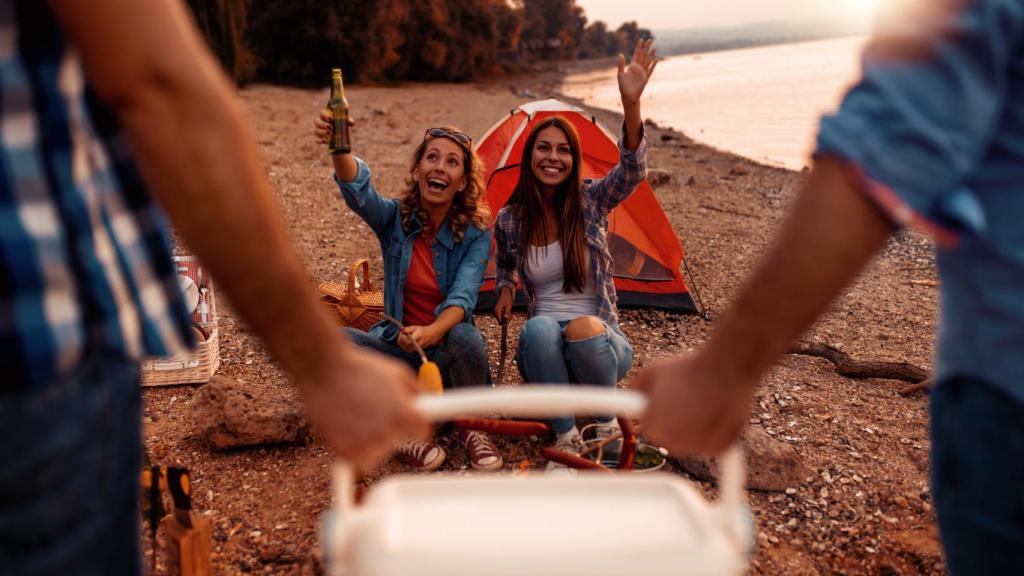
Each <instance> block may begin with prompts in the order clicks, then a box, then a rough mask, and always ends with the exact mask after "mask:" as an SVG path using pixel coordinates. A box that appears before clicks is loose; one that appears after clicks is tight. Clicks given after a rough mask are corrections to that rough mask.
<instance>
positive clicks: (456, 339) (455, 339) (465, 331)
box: [445, 322, 486, 355]
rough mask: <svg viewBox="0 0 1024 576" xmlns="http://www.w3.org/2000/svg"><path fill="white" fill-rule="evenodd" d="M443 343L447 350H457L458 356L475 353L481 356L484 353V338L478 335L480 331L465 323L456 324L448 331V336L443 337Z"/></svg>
mask: <svg viewBox="0 0 1024 576" xmlns="http://www.w3.org/2000/svg"><path fill="white" fill-rule="evenodd" d="M445 343H446V344H447V345H448V348H449V349H451V350H458V351H459V353H460V354H462V353H474V352H476V353H480V354H481V355H483V354H485V353H486V350H485V349H484V337H483V335H482V334H480V330H479V329H478V328H477V327H476V326H473V325H472V324H469V323H466V322H462V323H460V324H456V325H455V327H454V328H452V329H451V330H449V331H448V336H446V337H445Z"/></svg>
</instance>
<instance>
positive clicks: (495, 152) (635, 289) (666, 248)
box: [476, 100, 699, 312]
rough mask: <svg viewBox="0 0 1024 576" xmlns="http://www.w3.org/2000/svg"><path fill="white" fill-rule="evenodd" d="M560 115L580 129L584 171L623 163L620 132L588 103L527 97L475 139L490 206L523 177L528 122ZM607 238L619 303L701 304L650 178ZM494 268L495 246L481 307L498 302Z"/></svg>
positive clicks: (612, 219) (621, 209)
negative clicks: (590, 109) (593, 113)
mask: <svg viewBox="0 0 1024 576" xmlns="http://www.w3.org/2000/svg"><path fill="white" fill-rule="evenodd" d="M554 115H559V116H563V117H565V118H566V119H568V120H569V121H570V122H572V123H573V125H574V126H575V127H576V130H577V131H578V132H579V135H580V145H581V148H582V166H581V167H580V168H581V172H582V175H583V177H584V178H601V177H602V176H604V175H605V174H607V173H608V171H609V170H611V169H612V168H614V167H615V165H616V164H618V162H619V148H618V144H617V142H618V138H617V137H616V136H615V135H613V134H612V133H611V132H609V131H608V129H607V128H605V127H604V126H603V125H602V124H600V123H599V122H598V121H597V119H596V118H594V117H593V116H591V115H590V114H588V113H587V112H585V111H584V110H582V109H580V108H577V107H576V106H572V105H570V104H566V103H564V102H560V101H558V100H538V101H536V102H530V103H527V104H523V105H521V106H519V107H518V108H516V109H515V110H511V111H510V112H509V113H508V115H506V116H505V117H503V118H502V119H501V120H499V121H498V122H497V123H496V124H494V126H492V127H491V129H490V130H488V131H487V133H486V134H484V136H483V137H482V138H480V140H479V141H477V142H476V150H477V153H479V154H480V157H481V158H482V159H483V160H484V162H485V164H486V166H487V172H486V173H485V176H484V178H485V181H486V182H487V202H488V204H490V207H491V212H492V214H497V212H498V210H499V209H500V208H501V207H502V206H504V205H505V202H507V201H508V199H509V197H510V196H511V195H512V190H513V189H514V188H515V186H516V183H517V182H518V180H519V164H520V162H521V160H522V155H523V146H524V145H525V142H526V138H527V136H528V135H529V134H530V130H532V129H533V126H534V125H535V124H537V123H538V122H540V121H542V120H543V119H545V118H547V117H549V116H554ZM608 245H609V248H610V250H611V253H612V259H613V260H614V262H615V265H614V269H613V271H612V273H613V276H614V281H615V290H616V292H617V293H618V298H619V301H618V305H619V307H652V308H661V309H666V310H678V311H689V312H695V311H696V310H697V309H696V307H695V306H694V302H693V299H692V298H691V297H690V291H689V289H688V288H687V285H686V282H685V281H684V280H683V276H682V274H681V271H680V266H681V265H682V263H683V246H682V244H681V243H680V241H679V238H678V237H677V236H676V234H675V232H674V231H673V230H672V226H671V224H669V221H668V218H666V216H665V212H664V211H663V210H662V209H661V205H660V204H658V200H657V198H655V196H654V191H653V190H651V185H650V184H648V183H647V181H644V182H642V183H640V185H639V186H638V187H637V189H636V191H635V192H634V193H633V194H632V195H631V196H630V197H629V198H628V199H627V200H626V201H625V202H623V203H622V204H620V205H619V206H618V207H616V208H615V209H614V210H613V211H612V213H611V214H610V215H609V218H608ZM494 276H495V265H494V249H493V246H492V249H491V260H490V262H489V263H488V266H487V273H486V275H485V278H484V284H483V286H481V288H480V298H479V304H478V306H477V308H478V309H481V310H490V309H493V307H494V304H495V302H496V296H495V294H494ZM698 300H699V298H698Z"/></svg>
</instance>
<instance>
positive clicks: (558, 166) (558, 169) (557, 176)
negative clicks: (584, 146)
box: [530, 126, 573, 193]
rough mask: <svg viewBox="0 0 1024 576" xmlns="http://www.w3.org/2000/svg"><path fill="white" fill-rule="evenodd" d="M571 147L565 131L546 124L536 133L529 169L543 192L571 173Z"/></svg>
mask: <svg viewBox="0 0 1024 576" xmlns="http://www.w3.org/2000/svg"><path fill="white" fill-rule="evenodd" d="M572 164H573V158H572V147H571V146H570V145H569V138H568V136H566V135H565V132H563V131H562V129H561V128H559V127H557V126H548V127H547V128H544V129H543V130H541V131H540V132H538V133H537V139H536V140H534V142H533V150H532V153H531V158H530V169H531V171H532V172H533V176H534V177H535V178H536V179H537V182H538V184H540V187H541V188H542V189H544V191H545V192H549V193H550V192H552V191H554V190H555V188H557V187H558V186H559V185H561V184H562V183H563V182H565V181H566V180H567V179H568V178H569V175H570V174H571V173H572Z"/></svg>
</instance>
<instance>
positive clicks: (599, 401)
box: [334, 385, 746, 517]
mask: <svg viewBox="0 0 1024 576" xmlns="http://www.w3.org/2000/svg"><path fill="white" fill-rule="evenodd" d="M415 405H416V409H417V410H419V412H420V414H422V415H423V416H424V417H425V418H426V419H427V420H430V421H433V422H443V421H447V420H451V419H453V418H455V417H456V416H487V415H490V414H493V413H495V412H504V413H506V414H510V415H511V414H514V415H516V416H521V417H522V416H526V417H533V418H551V417H554V416H560V415H562V414H565V413H568V412H574V413H577V414H621V415H623V416H626V417H637V416H640V415H641V414H643V412H644V410H646V408H647V396H646V395H644V394H642V393H640V392H637V391H634V390H617V389H611V388H607V387H604V386H565V385H556V386H549V385H523V386H517V387H515V388H497V389H496V388H484V387H480V388H455V389H452V390H446V391H445V393H444V394H421V395H419V396H417V397H416V399H415ZM720 462H721V466H720V467H719V470H720V476H721V478H720V479H719V488H720V498H719V503H720V505H721V507H722V509H723V511H724V512H725V513H726V514H727V515H728V516H730V517H737V516H738V515H740V514H741V513H742V509H743V484H744V477H745V476H746V470H745V466H744V463H743V454H742V452H741V451H740V449H739V448H738V447H737V446H736V445H734V446H732V447H730V448H729V449H728V450H726V451H725V453H723V454H722V456H721V458H720ZM352 486H353V474H352V469H351V466H350V465H349V464H347V463H343V462H340V461H339V462H337V463H336V464H335V467H334V489H335V496H336V499H337V502H338V506H339V507H341V508H342V509H343V510H344V509H352V508H351V507H352V506H354V503H353V492H352Z"/></svg>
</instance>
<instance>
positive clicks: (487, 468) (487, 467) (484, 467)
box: [469, 458, 505, 472]
mask: <svg viewBox="0 0 1024 576" xmlns="http://www.w3.org/2000/svg"><path fill="white" fill-rule="evenodd" d="M469 465H470V466H471V467H472V468H473V470H479V471H480V472H493V471H495V470H499V469H501V468H502V467H503V466H505V459H504V458H498V459H497V460H496V461H495V462H492V463H490V464H477V463H476V462H473V461H470V463H469Z"/></svg>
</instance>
